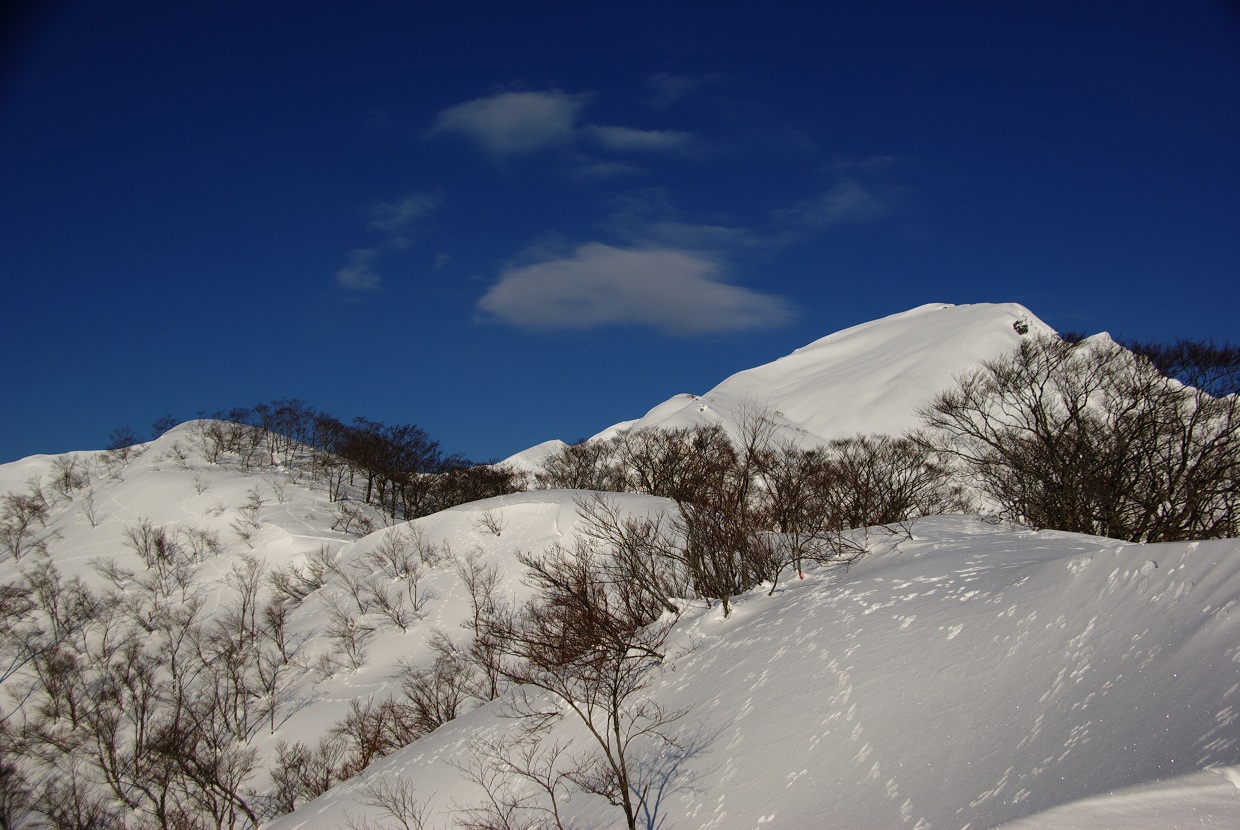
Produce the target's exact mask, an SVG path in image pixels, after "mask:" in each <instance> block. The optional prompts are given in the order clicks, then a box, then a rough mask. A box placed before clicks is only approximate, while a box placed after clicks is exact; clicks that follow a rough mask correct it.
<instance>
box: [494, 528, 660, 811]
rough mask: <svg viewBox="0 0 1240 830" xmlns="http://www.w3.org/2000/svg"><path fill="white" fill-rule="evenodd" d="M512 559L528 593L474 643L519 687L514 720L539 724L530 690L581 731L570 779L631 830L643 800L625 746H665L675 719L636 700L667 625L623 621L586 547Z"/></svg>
mask: <svg viewBox="0 0 1240 830" xmlns="http://www.w3.org/2000/svg"><path fill="white" fill-rule="evenodd" d="M519 559H520V560H521V562H522V564H523V565H525V566H526V568H527V569H528V571H529V579H530V580H531V582H532V584H533V586H534V587H535V589H536V590H537V596H536V598H535V599H533V600H531V601H530V602H529V603H527V604H526V605H525V606H524V607H523V608H522V609H521V611H520V613H518V614H515V615H512V616H506V615H497V616H494V617H492V618H490V619H488V620H487V621H485V622H484V623H483V628H482V632H483V633H482V639H484V640H487V641H490V642H491V643H492V644H493V645H494V646H495V648H496V650H497V652H498V654H499V655H500V660H499V663H498V668H499V671H500V672H501V674H502V675H503V676H504V678H505V679H506V680H508V681H511V682H513V683H515V684H518V686H517V687H515V688H514V696H513V698H512V700H511V706H512V708H513V711H514V713H515V714H517V715H518V716H520V717H523V718H525V719H527V722H528V723H530V724H532V725H537V724H538V723H540V722H545V719H546V717H547V715H548V713H547V712H546V711H545V710H544V708H543V706H542V705H540V703H539V699H538V698H536V697H534V696H533V695H532V694H531V692H530V690H533V689H538V690H541V691H543V692H546V693H547V694H549V695H550V696H551V697H552V699H553V700H555V701H556V702H557V704H558V705H559V706H562V707H563V708H564V710H565V711H566V712H571V713H572V714H573V716H574V717H575V718H576V719H577V720H578V721H579V722H580V724H581V725H582V726H583V727H584V728H585V730H586V731H587V733H588V734H589V735H590V738H591V746H592V748H593V752H591V753H588V754H587V755H584V756H581V757H580V758H578V759H576V760H575V762H574V769H573V771H572V773H571V775H570V778H571V780H572V781H573V783H574V784H575V785H576V786H577V787H578V788H581V789H584V790H586V791H588V792H592V793H595V794H597V795H600V796H603V797H604V798H606V799H608V801H609V802H610V803H611V804H613V805H614V806H616V807H617V808H619V809H621V810H622V811H623V813H624V816H625V822H626V826H627V827H629V828H630V830H632V828H635V827H636V822H637V819H638V816H639V814H640V812H641V809H642V803H643V799H644V794H643V792H642V790H641V789H640V788H639V787H638V786H636V784H637V782H636V780H635V779H634V778H633V766H632V764H631V763H630V762H631V752H632V751H633V747H634V744H635V742H637V741H641V740H650V741H660V742H672V741H673V738H672V737H671V736H670V735H669V734H668V727H669V726H670V725H671V724H672V723H674V722H675V721H676V720H677V719H679V718H680V717H682V716H683V715H684V712H672V711H668V710H665V709H663V708H662V707H660V706H659V705H658V704H657V703H656V702H655V701H654V700H653V699H651V698H650V697H649V696H647V695H646V694H645V690H646V689H647V688H648V687H649V685H650V683H651V682H652V679H653V678H654V676H655V675H656V670H657V668H658V667H659V665H660V664H661V663H662V661H663V657H664V654H663V651H664V648H665V646H666V642H667V637H668V635H669V633H670V630H671V625H672V622H673V619H674V618H672V617H671V616H668V615H665V616H664V617H662V618H661V619H659V620H658V621H653V620H650V619H643V618H636V617H634V616H632V615H631V613H630V611H629V609H628V607H627V606H626V605H625V604H624V603H622V602H620V601H618V599H617V598H616V596H615V594H614V589H613V586H611V585H609V584H608V583H607V582H606V581H604V580H603V579H602V578H601V577H600V574H601V573H602V572H603V571H602V569H600V568H599V567H598V563H597V561H596V556H595V552H594V551H593V550H592V548H591V547H590V546H589V545H588V544H585V543H582V544H579V545H577V546H576V547H575V548H574V549H573V550H572V551H571V552H570V551H568V550H565V549H564V548H562V547H558V546H554V545H553V546H552V547H551V548H549V549H548V550H547V551H545V552H544V553H543V554H541V555H531V554H521V555H519ZM537 742H538V743H540V744H541V743H542V741H541V739H539V740H538V741H537Z"/></svg>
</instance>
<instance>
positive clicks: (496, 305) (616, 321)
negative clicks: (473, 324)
mask: <svg viewBox="0 0 1240 830" xmlns="http://www.w3.org/2000/svg"><path fill="white" fill-rule="evenodd" d="M722 271H723V269H722V266H721V264H720V263H719V261H718V260H717V259H715V258H713V257H711V256H709V255H707V254H703V253H701V252H697V251H690V250H681V249H674V248H653V249H633V248H616V247H612V246H610V245H603V244H601V243H597V242H594V243H589V244H586V245H582V246H581V247H579V248H578V249H577V250H576V251H575V252H574V253H573V254H572V255H571V256H564V257H559V258H556V259H550V260H546V261H543V262H538V263H534V264H532V265H524V266H520V267H514V268H510V269H508V270H505V271H504V272H503V273H502V274H501V275H500V279H499V282H497V283H496V284H495V285H494V286H492V287H491V289H490V290H489V291H487V293H486V295H485V296H483V297H482V299H481V300H479V301H478V309H479V310H480V311H482V312H484V313H485V314H487V315H490V316H492V317H494V318H495V319H498V320H501V321H503V322H506V323H510V324H512V325H515V326H519V327H522V328H529V329H546V330H553V329H577V330H582V329H592V328H598V327H601V326H609V325H637V326H650V327H653V328H656V329H660V330H662V331H665V332H668V333H670V334H677V335H685V336H688V335H698V334H705V333H709V332H720V331H737V330H745V329H755V328H769V327H773V326H779V325H782V324H784V323H787V322H789V321H790V320H791V319H792V317H793V316H794V314H793V309H792V306H791V305H790V304H789V303H788V301H787V300H784V299H783V298H781V297H775V296H771V295H767V294H760V293H758V292H755V291H751V290H749V289H747V288H743V287H741V286H737V285H732V284H729V283H727V282H724V281H723V279H722Z"/></svg>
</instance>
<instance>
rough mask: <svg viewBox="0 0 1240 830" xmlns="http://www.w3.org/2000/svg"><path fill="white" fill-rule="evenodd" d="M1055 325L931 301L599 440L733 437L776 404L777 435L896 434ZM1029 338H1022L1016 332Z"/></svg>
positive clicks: (814, 438)
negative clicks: (715, 429) (696, 432)
mask: <svg viewBox="0 0 1240 830" xmlns="http://www.w3.org/2000/svg"><path fill="white" fill-rule="evenodd" d="M1053 331H1054V330H1053V329H1052V328H1051V327H1050V326H1048V325H1046V323H1044V322H1042V321H1041V320H1039V319H1038V318H1037V317H1036V316H1035V315H1034V314H1033V313H1032V312H1031V311H1029V309H1027V308H1025V307H1024V306H1022V305H1019V304H1017V303H976V304H972V305H949V304H945V303H931V304H928V305H923V306H919V307H917V308H914V309H911V310H909V311H905V312H901V313H899V314H893V315H891V316H889V317H883V318H882V319H879V320H874V321H871V322H868V323H862V324H861V325H857V326H853V327H851V328H847V329H844V330H843V331H838V332H835V333H834V334H829V335H827V336H826V337H823V338H821V339H819V340H816V341H814V342H813V343H810V344H809V345H808V346H804V347H802V348H800V349H797V350H796V351H794V352H792V353H791V354H789V355H786V356H784V357H781V358H779V359H778V360H775V361H772V362H771V363H767V364H765V365H762V366H757V367H755V368H752V369H746V370H744V371H741V372H737V373H736V374H734V375H732V376H731V377H729V378H727V379H726V380H724V381H723V382H722V383H720V384H719V385H718V386H716V387H714V388H713V389H711V390H710V391H709V392H706V393H705V394H703V395H693V394H681V395H677V396H675V397H673V398H671V399H669V400H667V401H664V402H663V403H661V404H659V405H657V406H655V407H654V408H652V409H651V410H650V411H649V412H647V413H646V414H645V415H643V416H642V417H641V418H638V419H636V420H631V421H622V422H621V423H618V424H616V425H615V426H612V427H609V428H607V429H605V430H603V431H602V432H600V433H599V434H598V435H596V436H594V439H595V440H600V439H606V438H609V437H611V436H613V435H615V434H616V433H617V432H619V431H622V430H627V429H635V428H642V427H664V428H675V427H692V426H697V425H699V424H707V425H709V424H715V423H720V424H722V425H723V426H724V428H725V429H727V430H728V431H729V432H730V433H731V434H733V435H735V434H736V433H737V432H738V429H737V425H738V423H740V421H741V420H742V418H743V417H744V413H745V412H746V410H747V409H751V408H753V407H754V406H758V407H772V408H774V409H775V410H777V411H778V412H779V413H780V415H781V416H782V418H781V419H780V428H779V431H778V433H777V438H780V439H785V438H786V439H791V440H794V441H797V442H799V443H802V444H804V445H812V444H818V443H823V442H825V441H829V440H832V439H835V438H848V437H851V436H853V435H856V434H858V433H883V434H887V435H900V434H901V433H903V432H905V431H906V430H910V429H915V428H916V427H917V426H918V425H919V421H918V418H917V410H918V409H919V408H920V407H922V406H924V405H926V404H927V403H928V402H929V401H930V400H931V399H932V398H933V397H934V396H935V395H936V394H937V393H939V392H941V391H943V390H944V389H947V388H949V387H950V386H951V385H952V382H953V378H954V376H956V375H958V374H959V373H961V372H963V371H965V370H967V369H969V368H971V367H973V366H976V365H977V364H978V363H979V362H981V361H983V360H990V359H993V358H996V357H999V356H1000V355H1003V354H1006V353H1008V352H1010V351H1012V350H1013V349H1014V348H1016V346H1017V345H1018V344H1019V343H1020V340H1021V338H1022V337H1023V336H1026V335H1029V336H1033V335H1037V334H1050V333H1053ZM1022 332H1025V334H1022ZM562 446H563V444H562V443H561V442H559V441H552V442H547V443H545V444H539V445H538V446H536V447H532V448H530V449H528V450H526V451H524V452H522V453H518V454H517V455H515V456H513V457H512V458H510V459H509V461H510V462H511V463H513V464H515V465H517V466H520V467H523V468H533V467H534V466H535V465H537V463H538V462H539V461H540V460H541V459H542V458H545V457H546V455H547V454H549V453H550V452H554V451H555V450H556V449H558V448H560V447H562Z"/></svg>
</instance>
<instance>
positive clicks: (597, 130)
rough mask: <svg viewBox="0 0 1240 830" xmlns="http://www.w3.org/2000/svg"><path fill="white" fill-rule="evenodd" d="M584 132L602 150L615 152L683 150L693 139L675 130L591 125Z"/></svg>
mask: <svg viewBox="0 0 1240 830" xmlns="http://www.w3.org/2000/svg"><path fill="white" fill-rule="evenodd" d="M585 132H586V133H587V134H588V135H589V136H590V137H591V138H592V139H594V141H596V142H597V143H598V144H599V145H600V146H601V147H602V148H603V149H605V150H612V151H615V152H622V153H623V152H666V151H669V150H682V149H684V148H685V147H686V146H687V145H688V143H689V141H690V139H691V138H692V137H693V136H692V135H691V134H689V133H683V132H679V131H677V130H638V129H634V128H632V127H601V126H598V125H594V124H591V125H589V126H587V127H586V128H585Z"/></svg>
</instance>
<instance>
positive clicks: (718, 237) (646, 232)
mask: <svg viewBox="0 0 1240 830" xmlns="http://www.w3.org/2000/svg"><path fill="white" fill-rule="evenodd" d="M610 201H611V204H612V207H613V210H612V213H611V215H610V216H608V217H607V218H606V219H605V220H604V221H602V222H600V223H599V225H598V227H599V228H600V229H602V230H605V231H606V232H608V233H609V234H612V235H614V236H616V237H618V238H620V239H624V240H626V241H627V242H629V243H630V244H632V245H634V246H635V247H642V248H655V247H670V248H688V249H693V250H699V251H700V250H711V251H726V250H734V249H736V248H741V247H750V246H752V245H755V244H759V242H760V239H759V238H758V236H757V235H756V234H755V233H754V232H753V231H752V230H750V229H749V228H744V227H741V226H739V225H737V224H736V223H735V222H734V221H731V220H730V219H729V217H725V216H707V217H700V216H692V217H690V216H685V215H684V213H683V212H682V211H680V210H679V209H677V208H676V207H675V205H673V204H672V199H671V194H670V192H669V191H668V190H667V189H666V188H662V187H644V188H635V189H633V190H629V191H626V192H623V193H617V194H614V195H613V196H612V197H611V200H610Z"/></svg>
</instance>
